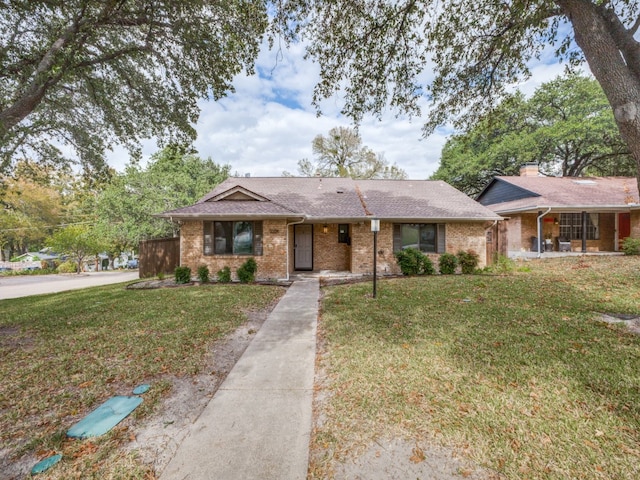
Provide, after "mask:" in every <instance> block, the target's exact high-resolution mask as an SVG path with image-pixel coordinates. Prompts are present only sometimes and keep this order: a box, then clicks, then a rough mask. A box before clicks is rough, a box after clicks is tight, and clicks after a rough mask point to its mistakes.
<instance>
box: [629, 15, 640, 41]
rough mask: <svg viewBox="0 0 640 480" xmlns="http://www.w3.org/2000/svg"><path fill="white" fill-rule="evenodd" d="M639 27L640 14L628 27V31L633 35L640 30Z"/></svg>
mask: <svg viewBox="0 0 640 480" xmlns="http://www.w3.org/2000/svg"><path fill="white" fill-rule="evenodd" d="M638 28H640V15H638V18H636V21H635V23H634V24H633V25H631V27H630V28H628V29H627V32H629V35H631V36H632V37H633V36H634V35H635V34H636V32H637V31H638Z"/></svg>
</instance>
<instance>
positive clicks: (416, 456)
mask: <svg viewBox="0 0 640 480" xmlns="http://www.w3.org/2000/svg"><path fill="white" fill-rule="evenodd" d="M425 458H426V457H425V456H424V452H423V451H422V449H421V448H420V447H414V449H413V455H411V457H409V460H411V461H412V462H413V463H420V462H424V460H425Z"/></svg>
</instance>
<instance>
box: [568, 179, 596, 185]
mask: <svg viewBox="0 0 640 480" xmlns="http://www.w3.org/2000/svg"><path fill="white" fill-rule="evenodd" d="M573 183H577V184H578V185H597V183H596V182H594V181H593V180H574V181H573Z"/></svg>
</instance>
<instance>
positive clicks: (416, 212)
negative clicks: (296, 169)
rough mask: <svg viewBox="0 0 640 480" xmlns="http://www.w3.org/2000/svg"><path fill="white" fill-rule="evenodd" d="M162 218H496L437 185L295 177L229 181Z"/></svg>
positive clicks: (462, 195)
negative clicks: (196, 201) (250, 198)
mask: <svg viewBox="0 0 640 480" xmlns="http://www.w3.org/2000/svg"><path fill="white" fill-rule="evenodd" d="M232 191H233V192H237V191H240V192H244V193H240V194H238V193H234V195H229V196H228V199H224V197H225V195H226V194H227V193H228V192H232ZM252 194H255V195H256V196H257V197H258V198H263V199H266V201H256V200H249V199H248V198H249V197H248V196H247V195H249V196H251V195H252ZM232 198H233V199H232ZM237 198H244V199H246V200H237ZM162 216H165V217H169V216H171V217H174V218H194V217H198V218H206V217H239V218H242V217H263V218H267V217H292V218H293V217H305V218H306V219H307V220H309V221H313V220H317V221H331V220H335V221H340V220H358V219H366V218H371V217H376V218H380V219H383V220H384V219H388V220H406V221H411V220H415V221H418V220H427V219H429V220H432V221H433V220H451V219H455V220H477V221H482V220H497V219H499V218H500V217H499V216H498V215H496V214H495V213H493V212H492V211H491V210H489V209H488V208H486V207H483V206H482V205H480V204H479V203H477V202H476V201H475V200H472V199H471V198H469V197H467V196H466V195H464V194H463V193H462V192H460V191H458V190H456V189H455V188H453V187H451V186H450V185H448V184H446V183H444V182H441V181H428V180H352V179H350V178H299V177H274V178H258V177H249V178H247V177H241V178H228V179H227V180H225V181H224V182H223V183H221V184H220V185H218V186H217V187H216V188H215V189H214V190H212V191H211V192H209V193H208V194H207V195H205V196H204V197H203V198H202V199H200V200H199V201H198V203H196V204H195V205H191V206H189V207H185V208H180V209H177V210H173V211H171V212H165V213H164V214H163V215H162Z"/></svg>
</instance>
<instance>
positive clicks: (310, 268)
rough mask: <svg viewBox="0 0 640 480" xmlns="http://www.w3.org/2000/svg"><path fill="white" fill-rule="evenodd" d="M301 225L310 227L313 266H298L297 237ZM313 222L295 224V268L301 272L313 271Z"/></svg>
mask: <svg viewBox="0 0 640 480" xmlns="http://www.w3.org/2000/svg"><path fill="white" fill-rule="evenodd" d="M299 227H305V228H309V227H310V233H309V235H310V237H311V266H310V267H309V268H299V267H298V262H297V255H296V248H297V247H296V245H297V243H298V242H297V237H298V235H299V233H298V230H299ZM313 230H314V229H313V224H309V223H300V224H297V225H294V226H293V270H294V271H301V272H311V271H313V247H314V245H313V244H314V242H313Z"/></svg>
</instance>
